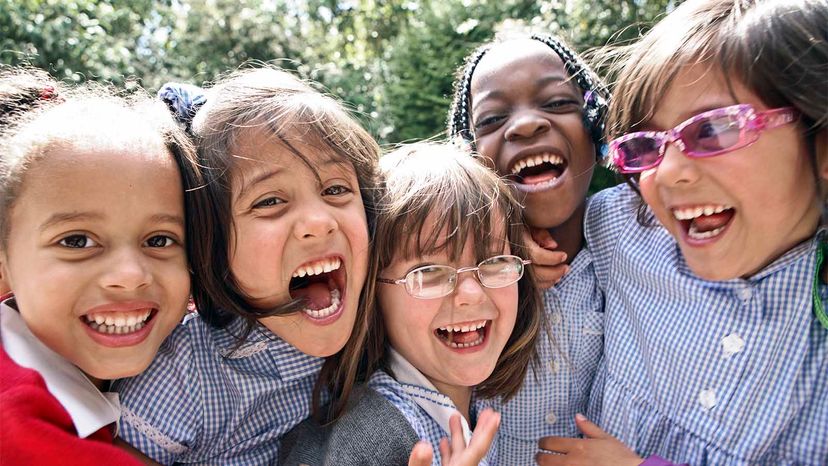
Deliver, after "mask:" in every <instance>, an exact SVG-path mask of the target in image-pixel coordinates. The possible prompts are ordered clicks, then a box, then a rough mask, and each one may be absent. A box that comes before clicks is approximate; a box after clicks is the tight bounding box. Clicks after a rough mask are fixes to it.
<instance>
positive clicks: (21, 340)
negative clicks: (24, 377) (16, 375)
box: [0, 300, 121, 438]
mask: <svg viewBox="0 0 828 466" xmlns="http://www.w3.org/2000/svg"><path fill="white" fill-rule="evenodd" d="M8 302H9V301H8V300H6V301H5V302H3V303H2V304H0V342H2V345H3V349H4V350H6V354H8V355H9V357H10V358H11V359H12V361H14V362H15V363H17V365H19V366H21V367H25V368H28V369H33V370H35V371H37V372H38V373H40V375H41V376H42V377H43V380H45V381H46V387H47V388H48V389H49V392H50V393H51V394H52V395H54V397H55V398H57V400H58V401H59V402H60V404H61V405H62V406H63V408H64V409H66V411H68V412H69V417H71V418H72V423H73V424H74V425H75V430H77V431H78V436H79V437H81V438H86V437H88V436H89V435H92V434H93V433H95V432H97V431H98V430H99V429H101V428H102V427H105V426H108V425H109V424H112V423H117V422H118V419H119V418H120V417H121V404H120V402H119V400H118V394H117V393H114V392H107V393H101V392H100V391H99V390H98V389H97V387H95V385H93V384H92V382H91V381H90V380H89V379H88V378H86V375H84V374H83V372H81V371H80V369H78V368H77V367H75V366H74V365H72V364H70V363H69V361H67V360H66V359H65V358H63V357H62V356H60V355H59V354H57V353H55V352H54V351H52V350H51V349H49V348H48V347H47V346H46V345H44V344H43V343H42V342H41V341H40V340H38V339H37V337H35V336H34V335H33V334H32V332H31V330H29V327H27V326H26V323H25V322H24V321H23V318H22V317H20V314H19V313H18V312H17V310H15V309H14V308H12V307H11V306H9V305H8Z"/></svg>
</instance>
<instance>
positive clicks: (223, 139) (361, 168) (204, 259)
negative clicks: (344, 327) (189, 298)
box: [190, 66, 380, 420]
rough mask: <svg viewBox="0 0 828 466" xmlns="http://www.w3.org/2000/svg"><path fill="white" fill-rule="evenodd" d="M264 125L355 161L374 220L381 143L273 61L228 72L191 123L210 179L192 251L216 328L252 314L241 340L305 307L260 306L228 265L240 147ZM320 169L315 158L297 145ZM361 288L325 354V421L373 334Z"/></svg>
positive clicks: (199, 292) (197, 285)
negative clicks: (338, 340)
mask: <svg viewBox="0 0 828 466" xmlns="http://www.w3.org/2000/svg"><path fill="white" fill-rule="evenodd" d="M251 128H257V129H258V128H261V129H263V130H264V131H266V132H267V133H268V134H270V135H272V136H273V137H274V138H277V139H279V140H281V141H283V142H285V144H286V145H287V146H288V147H292V145H291V144H290V143H289V141H288V139H290V138H292V137H299V138H311V139H312V140H314V141H316V142H318V143H319V144H321V145H322V146H323V147H325V148H326V149H329V152H330V153H331V154H333V156H334V157H336V158H338V159H339V160H343V161H346V162H348V163H350V164H351V165H352V166H353V167H354V171H355V172H356V175H357V180H358V183H359V188H360V194H361V196H362V201H363V204H364V206H365V213H366V217H367V219H368V227H369V233H370V231H371V225H372V223H373V222H372V219H373V218H374V204H375V202H374V195H375V189H374V187H375V183H376V180H375V178H376V166H377V160H378V158H379V152H380V149H379V146H378V145H377V143H376V142H375V141H374V139H373V138H372V137H371V136H370V135H369V134H368V132H366V131H365V130H364V129H363V128H362V127H361V126H360V125H359V124H358V123H357V122H356V120H354V119H353V118H352V117H351V116H350V115H349V114H348V112H346V111H345V109H344V108H343V107H342V105H341V104H340V103H339V102H337V101H336V100H335V99H333V98H332V97H329V96H326V95H324V94H322V93H320V92H318V91H316V90H315V89H314V88H313V87H311V86H310V85H309V84H308V83H305V82H303V81H302V80H300V79H299V78H297V77H295V76H293V75H292V74H290V73H288V72H285V71H282V70H279V69H277V68H275V67H270V66H265V67H261V68H256V69H244V70H239V71H236V72H233V73H231V74H230V75H228V76H226V77H224V78H222V79H221V80H220V81H219V82H218V83H217V84H216V85H215V86H214V87H212V88H211V89H210V90H208V92H207V103H206V104H204V106H203V107H201V108H200V109H199V110H198V111H197V113H196V114H195V117H194V118H193V122H192V132H193V136H194V138H195V141H196V145H197V147H198V154H199V160H200V162H201V164H202V165H203V170H204V174H205V183H204V185H203V186H202V187H201V188H200V189H196V190H195V191H194V194H195V195H194V196H192V197H191V199H190V203H191V206H192V207H193V210H194V211H196V212H197V214H196V215H195V216H194V222H193V239H192V241H191V242H190V255H191V261H192V264H193V272H194V280H193V299H194V301H195V304H196V307H197V309H198V312H199V314H200V315H201V316H202V317H203V318H204V320H205V321H206V322H208V323H209V324H211V325H213V326H216V327H224V326H226V325H227V324H228V323H229V322H230V320H231V319H233V318H234V316H240V317H242V318H243V319H245V320H246V321H247V327H246V331H245V332H244V333H243V334H242V335H238V337H239V342H240V344H241V342H243V341H244V340H245V338H246V337H247V335H249V332H250V330H251V329H252V328H253V326H254V325H256V322H257V319H259V318H262V317H266V316H272V315H286V314H290V313H293V312H297V311H299V310H300V308H301V305H302V301H301V300H292V301H290V302H288V303H285V304H283V305H280V306H276V307H275V308H273V309H255V308H252V307H251V306H250V305H249V304H247V303H248V296H247V295H246V294H245V293H244V291H243V290H242V289H241V287H240V286H239V284H238V282H237V281H236V279H235V277H234V276H233V274H232V273H231V270H230V257H229V251H230V247H231V244H230V241H231V238H232V237H233V235H232V234H231V232H232V231H231V229H232V228H234V224H233V215H232V210H231V199H232V182H233V176H232V174H233V165H234V159H235V158H234V156H233V153H234V150H233V149H234V146H235V144H236V143H237V141H238V140H239V137H240V136H241V134H242V133H243V132H244V131H247V130H250V129H251ZM292 152H293V153H294V155H296V157H297V158H299V159H300V160H301V161H302V162H303V163H305V164H306V165H307V166H308V167H309V168H310V169H311V170H312V171H313V172H314V173H316V167H315V166H314V164H313V162H312V161H311V159H310V158H309V157H308V156H307V155H306V154H302V153H301V152H300V151H298V150H293V151H292ZM369 298H370V295H367V294H366V293H363V294H362V296H361V297H360V303H359V305H358V308H357V317H356V322H355V323H354V329H353V332H352V334H351V338H350V339H349V340H348V342H347V343H346V345H345V347H344V348H343V349H342V350H341V351H339V352H338V353H336V354H335V355H333V356H330V357H328V358H327V359H326V361H325V364H324V366H323V368H322V372H321V374H320V376H319V379H318V381H317V384H316V387H315V388H314V395H313V406H314V408H313V409H314V414H315V416H316V417H317V418H319V419H320V420H332V419H334V418H336V417H337V416H338V415H339V413H340V412H341V411H342V409H343V408H344V406H345V403H346V402H347V398H348V395H349V394H350V391H351V388H352V386H353V383H354V379H355V377H356V372H357V365H358V361H359V353H360V351H361V348H362V343H363V341H364V339H365V335H366V333H367V325H368V319H367V315H366V311H365V310H366V309H369V308H370V306H369V305H368V304H366V300H368V299H369ZM324 390H327V391H328V393H329V394H330V395H331V400H332V402H331V406H330V409H329V410H327V411H326V412H325V413H323V412H322V411H321V408H320V401H321V396H320V395H321V393H322V392H323V391H324Z"/></svg>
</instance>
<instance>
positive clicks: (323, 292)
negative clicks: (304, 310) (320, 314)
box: [290, 283, 331, 311]
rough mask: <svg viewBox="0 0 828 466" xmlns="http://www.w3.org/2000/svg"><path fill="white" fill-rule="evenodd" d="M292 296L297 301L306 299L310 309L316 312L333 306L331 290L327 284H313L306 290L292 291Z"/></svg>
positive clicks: (305, 288)
mask: <svg viewBox="0 0 828 466" xmlns="http://www.w3.org/2000/svg"><path fill="white" fill-rule="evenodd" d="M290 294H291V296H293V297H294V298H297V299H301V298H305V299H306V300H307V302H308V308H310V309H312V310H314V311H317V310H319V309H325V308H326V307H328V306H330V305H331V290H329V289H328V285H327V284H326V283H311V284H310V285H308V286H306V287H304V288H299V289H296V290H292V291H291V293H290Z"/></svg>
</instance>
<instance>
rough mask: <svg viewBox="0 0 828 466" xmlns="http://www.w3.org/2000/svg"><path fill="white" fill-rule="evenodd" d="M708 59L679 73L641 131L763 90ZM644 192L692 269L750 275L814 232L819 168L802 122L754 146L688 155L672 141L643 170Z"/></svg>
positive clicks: (753, 99)
mask: <svg viewBox="0 0 828 466" xmlns="http://www.w3.org/2000/svg"><path fill="white" fill-rule="evenodd" d="M731 84H732V87H733V93H732V94H731V92H730V91H729V89H728V86H727V82H726V81H725V79H724V77H723V76H722V75H721V74H720V73H718V72H714V71H712V70H710V69H709V67H707V66H702V65H695V66H693V67H690V68H686V69H685V70H683V71H682V72H681V73H679V74H678V75H677V76H676V78H675V79H674V80H673V81H672V85H671V86H670V87H669V88H668V89H667V92H666V93H665V94H664V97H663V98H662V99H661V100H660V101H659V104H658V106H657V108H656V111H655V113H654V115H653V118H652V119H651V120H650V121H649V122H648V123H647V124H646V125H644V126H643V127H642V128H641V129H642V130H659V131H661V130H665V129H669V128H672V127H674V126H676V125H677V124H679V123H681V122H682V121H684V120H686V119H688V118H690V117H692V116H694V115H696V114H698V113H701V112H704V111H706V110H710V109H715V108H720V107H726V106H729V105H734V104H737V103H738V104H751V105H753V106H754V108H755V109H756V111H757V112H761V111H764V110H768V107H767V106H766V105H765V104H764V103H763V102H762V101H761V99H760V98H759V96H757V95H756V94H754V93H753V92H751V91H750V90H749V89H747V88H746V87H744V85H742V84H741V83H740V82H738V81H735V80H733V81H731ZM639 184H640V187H641V194H642V196H643V197H644V200H645V201H646V202H647V204H649V205H650V207H651V208H652V210H653V212H654V213H655V215H656V217H657V218H658V220H659V221H660V222H661V223H662V224H663V225H664V226H665V227H666V228H667V230H669V231H670V233H671V234H672V235H673V236H674V237H675V238H676V240H677V241H678V244H679V247H680V248H681V252H682V254H683V255H684V258H685V259H686V260H687V263H688V265H689V267H690V268H691V269H692V270H693V272H694V273H695V274H697V275H699V276H700V277H702V278H705V279H708V280H726V279H731V278H736V277H748V276H751V275H753V274H755V273H756V272H758V271H759V270H761V269H762V268H763V267H765V266H766V265H768V264H770V263H771V262H772V261H773V260H774V259H776V258H777V257H779V256H780V255H782V254H783V253H785V252H786V251H788V250H789V249H791V248H792V247H793V246H795V245H796V244H798V243H800V242H801V241H803V240H805V239H806V238H808V237H809V236H811V235H813V233H814V231H816V228H817V224H818V221H819V217H820V212H819V203H818V197H817V188H816V175H815V173H814V169H813V162H812V161H811V157H810V155H809V153H808V149H807V144H806V141H805V138H804V136H803V129H802V127H801V126H800V125H799V124H788V125H784V126H780V127H778V128H774V129H770V130H766V131H764V132H762V133H761V135H760V136H759V139H758V140H757V141H756V142H755V143H754V144H752V145H750V146H747V147H743V148H741V149H737V150H735V151H732V152H728V153H725V154H721V155H718V156H715V157H709V158H701V159H691V158H688V157H687V156H685V155H684V154H682V153H681V151H679V149H678V148H677V147H676V145H675V144H669V145H668V146H667V149H666V152H665V155H664V159H663V160H662V162H661V164H660V165H659V166H657V167H656V168H654V169H651V170H648V171H646V172H643V173H642V174H641V177H640V181H639Z"/></svg>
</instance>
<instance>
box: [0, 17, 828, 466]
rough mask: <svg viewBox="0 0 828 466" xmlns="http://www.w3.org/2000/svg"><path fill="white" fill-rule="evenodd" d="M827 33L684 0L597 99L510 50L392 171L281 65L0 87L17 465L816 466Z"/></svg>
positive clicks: (533, 44)
mask: <svg viewBox="0 0 828 466" xmlns="http://www.w3.org/2000/svg"><path fill="white" fill-rule="evenodd" d="M826 24H828V4H826V3H825V2H824V1H823V0H795V1H781V0H764V1H763V0H688V1H686V2H684V3H682V4H681V5H680V6H679V7H677V8H676V9H675V10H674V11H672V12H671V13H670V14H668V15H667V16H666V17H665V18H664V19H663V20H662V21H661V22H660V23H659V24H657V25H656V26H655V27H654V28H653V29H652V30H651V31H650V32H649V33H647V35H645V36H644V37H643V38H642V39H641V40H640V41H638V42H636V43H634V44H632V45H630V46H627V47H626V48H624V49H623V51H622V52H618V51H614V52H612V54H613V56H614V58H615V68H614V69H613V73H612V76H614V80H615V83H614V86H613V97H612V98H611V99H610V96H609V94H608V92H607V90H606V88H605V86H604V85H603V84H602V83H601V80H600V79H599V78H598V77H597V76H596V75H595V74H594V73H593V72H592V71H591V70H590V69H589V68H588V66H587V65H586V64H585V63H584V62H583V61H582V60H581V59H580V58H579V57H578V56H577V55H576V54H575V53H574V52H573V51H572V50H571V49H570V48H569V47H567V46H566V45H565V44H564V43H563V42H561V41H560V40H558V39H556V38H554V37H550V36H546V35H531V36H514V37H504V38H498V39H497V40H494V41H492V42H491V43H489V44H486V45H484V46H482V47H481V48H479V49H477V50H475V51H474V52H473V53H472V54H470V56H469V58H468V59H467V61H466V63H465V64H464V65H463V66H462V67H461V69H460V70H459V72H458V75H457V82H456V91H455V96H454V102H453V105H452V109H451V111H450V115H449V128H448V132H449V136H451V137H452V138H453V139H455V140H456V141H458V142H457V143H453V144H448V143H441V144H437V143H429V144H424V143H421V144H416V145H410V146H403V147H401V148H399V149H398V150H396V151H395V152H393V153H391V154H388V155H385V156H383V157H382V158H381V159H380V149H379V147H378V146H377V144H376V143H375V142H374V141H373V139H372V138H371V137H370V136H369V135H368V133H367V132H365V130H363V129H362V128H361V127H360V126H359V125H358V123H357V122H356V121H355V120H353V119H352V117H350V116H349V115H348V113H347V112H346V111H345V110H343V108H342V107H341V106H340V104H339V103H337V102H336V101H335V100H334V99H332V98H330V97H328V96H325V95H323V94H321V93H319V92H317V91H316V90H314V88H313V87H312V86H310V85H308V84H307V83H304V82H302V81H300V80H298V79H297V78H295V77H294V76H292V75H291V74H289V73H286V72H283V71H279V70H276V69H272V68H267V67H265V68H259V69H253V70H243V71H237V72H235V73H233V74H230V75H228V76H226V77H224V78H222V79H221V80H219V81H218V82H217V83H216V84H214V85H213V86H212V87H210V88H208V89H206V90H202V89H199V88H196V87H193V86H186V85H168V86H165V87H164V88H163V89H162V90H161V91H160V92H159V97H160V99H157V100H156V99H151V98H149V97H146V96H133V97H130V98H128V99H127V98H123V97H118V96H117V95H116V94H117V93H115V92H114V91H113V90H112V89H109V88H105V87H93V86H81V87H74V88H70V87H67V86H64V85H62V84H60V83H57V82H53V81H52V80H51V79H49V78H48V77H47V76H45V75H44V74H43V73H39V72H36V71H31V70H6V71H4V72H3V75H2V76H0V113H1V114H0V133H2V138H0V192H2V199H1V200H0V281H2V284H3V286H5V287H8V289H10V290H11V291H12V293H13V295H12V296H11V297H9V298H7V299H6V300H5V301H3V303H2V305H0V306H1V307H0V343H1V344H2V350H1V351H0V366H2V380H0V404H2V415H0V431H1V432H2V436H3V439H2V444H0V461H2V462H3V463H4V464H6V463H8V464H23V463H27V464H30V463H45V462H60V461H66V459H67V458H71V461H72V462H73V463H78V464H101V463H118V464H132V463H137V462H140V461H143V462H145V463H152V462H158V463H163V464H171V463H205V464H274V463H278V464H289V465H298V464H308V465H322V464H335V465H348V464H376V465H388V464H408V465H414V466H421V465H428V464H433V465H439V464H445V465H471V464H484V465H495V464H500V465H523V464H533V463H534V462H537V463H539V464H543V465H547V464H548V465H566V464H572V465H578V464H581V465H585V464H589V465H600V464H608V465H617V464H630V465H639V464H646V465H648V466H652V465H666V464H672V463H670V461H673V462H676V463H683V464H692V465H706V464H711V465H718V464H727V465H753V464H762V465H800V464H805V465H818V464H825V463H826V462H828V444H827V443H826V442H825V441H824V439H825V438H828V316H826V312H825V306H826V304H828V285H826V281H825V279H824V278H823V276H822V275H821V273H822V271H823V270H824V269H825V267H824V264H823V262H824V254H825V251H826V250H828V248H826V247H825V244H826V243H825V242H826V240H827V238H825V233H824V231H823V230H824V228H823V227H822V226H821V225H822V222H821V215H822V211H823V206H824V203H823V199H824V190H823V186H822V180H823V179H826V178H828V92H826V88H828V78H827V77H826V76H828V30H826V28H825V25H826ZM162 102H163V103H162ZM607 141H608V143H607ZM602 162H606V163H608V164H609V165H611V166H612V167H614V168H615V169H616V170H617V171H619V172H620V173H622V174H623V175H624V177H625V179H626V181H627V183H625V184H622V185H620V186H618V187H615V188H611V189H608V190H605V191H603V192H601V193H598V194H597V195H595V196H593V197H591V198H588V197H587V189H588V186H589V181H590V178H591V175H592V171H593V170H594V167H595V165H596V164H597V163H602ZM538 284H541V285H542V286H541V288H542V287H545V286H546V285H549V287H548V289H545V290H539V287H538V286H537V285H538ZM2 291H3V290H0V292H2ZM190 297H192V303H190V302H189V301H190V300H189V298H190ZM191 304H192V305H191ZM193 307H194V308H195V311H191V310H190V309H192V308H193ZM113 444H114V445H113Z"/></svg>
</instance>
